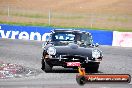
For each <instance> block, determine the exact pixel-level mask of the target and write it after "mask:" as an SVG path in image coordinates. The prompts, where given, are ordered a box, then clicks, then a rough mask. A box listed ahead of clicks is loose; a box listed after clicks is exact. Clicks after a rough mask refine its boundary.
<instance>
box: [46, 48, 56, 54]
mask: <svg viewBox="0 0 132 88" xmlns="http://www.w3.org/2000/svg"><path fill="white" fill-rule="evenodd" d="M47 53H48V54H49V55H55V54H56V49H55V48H54V47H49V48H48V49H47Z"/></svg>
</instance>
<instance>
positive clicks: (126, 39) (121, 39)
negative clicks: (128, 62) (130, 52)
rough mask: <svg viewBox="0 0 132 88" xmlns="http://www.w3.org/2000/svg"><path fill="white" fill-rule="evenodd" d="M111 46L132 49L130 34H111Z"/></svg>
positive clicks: (131, 35) (115, 32) (131, 36)
mask: <svg viewBox="0 0 132 88" xmlns="http://www.w3.org/2000/svg"><path fill="white" fill-rule="evenodd" d="M112 46H121V47H132V32H117V31H114V32H113V43H112Z"/></svg>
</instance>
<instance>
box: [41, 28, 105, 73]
mask: <svg viewBox="0 0 132 88" xmlns="http://www.w3.org/2000/svg"><path fill="white" fill-rule="evenodd" d="M42 47H43V53H42V70H44V71H45V72H51V71H52V67H53V66H63V67H64V68H75V69H76V68H78V67H79V66H81V67H83V68H85V71H86V72H89V71H91V72H97V71H98V68H99V64H100V62H101V61H102V57H103V55H102V52H101V51H100V50H99V48H98V44H93V40H92V36H91V34H90V33H89V32H84V31H79V30H61V29H55V30H52V32H51V35H50V37H49V38H48V40H47V41H45V42H44V43H43V45H42Z"/></svg>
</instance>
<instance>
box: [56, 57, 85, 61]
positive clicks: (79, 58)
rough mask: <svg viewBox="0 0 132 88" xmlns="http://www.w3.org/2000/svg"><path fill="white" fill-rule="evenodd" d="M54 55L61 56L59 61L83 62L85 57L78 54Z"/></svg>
mask: <svg viewBox="0 0 132 88" xmlns="http://www.w3.org/2000/svg"><path fill="white" fill-rule="evenodd" d="M56 57H58V58H61V61H65V62H71V61H72V62H84V61H85V59H86V57H85V56H80V55H57V56H56Z"/></svg>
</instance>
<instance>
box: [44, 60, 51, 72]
mask: <svg viewBox="0 0 132 88" xmlns="http://www.w3.org/2000/svg"><path fill="white" fill-rule="evenodd" d="M52 67H53V66H52V65H50V64H48V63H47V62H46V61H45V69H44V71H45V72H51V71H52Z"/></svg>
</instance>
